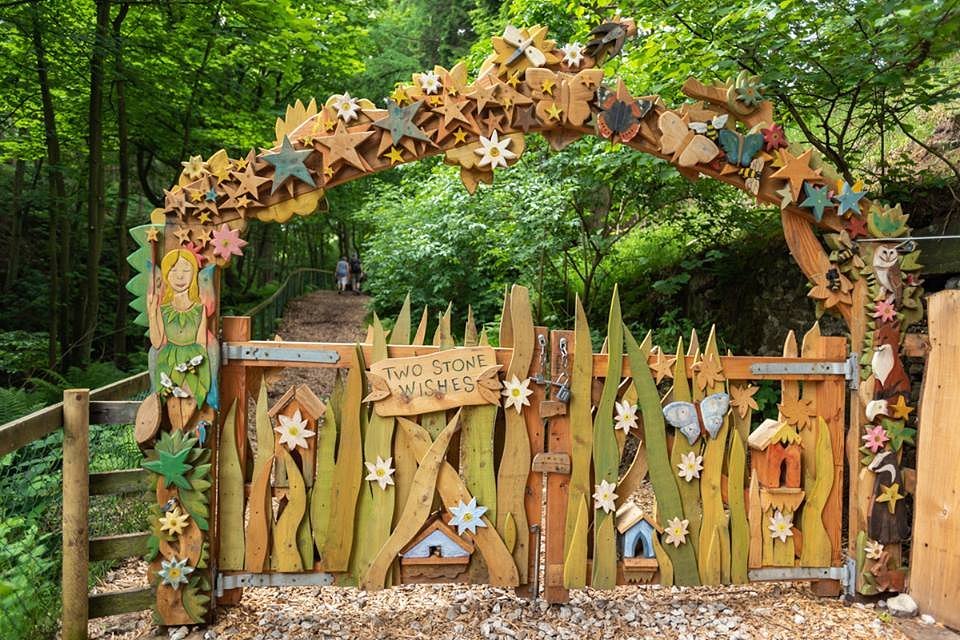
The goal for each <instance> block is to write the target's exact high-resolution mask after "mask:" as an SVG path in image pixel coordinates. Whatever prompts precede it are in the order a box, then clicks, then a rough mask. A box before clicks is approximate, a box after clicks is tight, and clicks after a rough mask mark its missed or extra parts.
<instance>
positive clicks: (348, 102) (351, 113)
mask: <svg viewBox="0 0 960 640" xmlns="http://www.w3.org/2000/svg"><path fill="white" fill-rule="evenodd" d="M333 108H334V109H335V110H336V112H337V117H339V118H340V119H341V120H343V121H344V122H350V121H351V120H356V119H357V116H358V115H359V113H358V112H359V111H360V103H359V102H357V99H356V98H353V97H351V96H350V94H349V93H344V94H343V95H335V96H333Z"/></svg>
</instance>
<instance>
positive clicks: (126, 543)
mask: <svg viewBox="0 0 960 640" xmlns="http://www.w3.org/2000/svg"><path fill="white" fill-rule="evenodd" d="M149 537H150V533H149V532H140V533H123V534H119V535H114V536H101V537H99V538H90V560H91V562H95V561H97V560H118V559H120V558H132V557H136V556H142V555H143V554H145V553H146V552H147V539H148V538H149Z"/></svg>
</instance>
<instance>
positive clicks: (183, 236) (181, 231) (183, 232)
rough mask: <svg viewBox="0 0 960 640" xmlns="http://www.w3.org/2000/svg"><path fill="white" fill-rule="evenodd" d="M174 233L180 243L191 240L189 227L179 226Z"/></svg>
mask: <svg viewBox="0 0 960 640" xmlns="http://www.w3.org/2000/svg"><path fill="white" fill-rule="evenodd" d="M173 235H175V236H177V240H178V241H179V242H180V244H187V243H188V242H190V229H188V228H187V227H177V230H176V231H174V232H173Z"/></svg>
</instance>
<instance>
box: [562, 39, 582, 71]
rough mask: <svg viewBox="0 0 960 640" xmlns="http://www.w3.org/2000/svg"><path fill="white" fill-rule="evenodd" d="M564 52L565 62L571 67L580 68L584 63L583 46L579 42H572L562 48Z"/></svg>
mask: <svg viewBox="0 0 960 640" xmlns="http://www.w3.org/2000/svg"><path fill="white" fill-rule="evenodd" d="M560 51H561V52H563V62H564V64H566V65H567V66H570V67H579V66H580V63H581V62H583V45H582V44H580V43H579V42H570V43H568V44H565V45H563V46H562V47H560Z"/></svg>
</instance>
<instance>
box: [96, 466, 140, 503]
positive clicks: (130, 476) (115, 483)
mask: <svg viewBox="0 0 960 640" xmlns="http://www.w3.org/2000/svg"><path fill="white" fill-rule="evenodd" d="M153 488H154V486H153V483H152V482H151V479H150V472H149V471H146V470H144V469H123V470H121V471H102V472H98V473H91V474H90V495H91V496H106V495H122V494H126V493H144V492H147V491H152V490H153Z"/></svg>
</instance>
